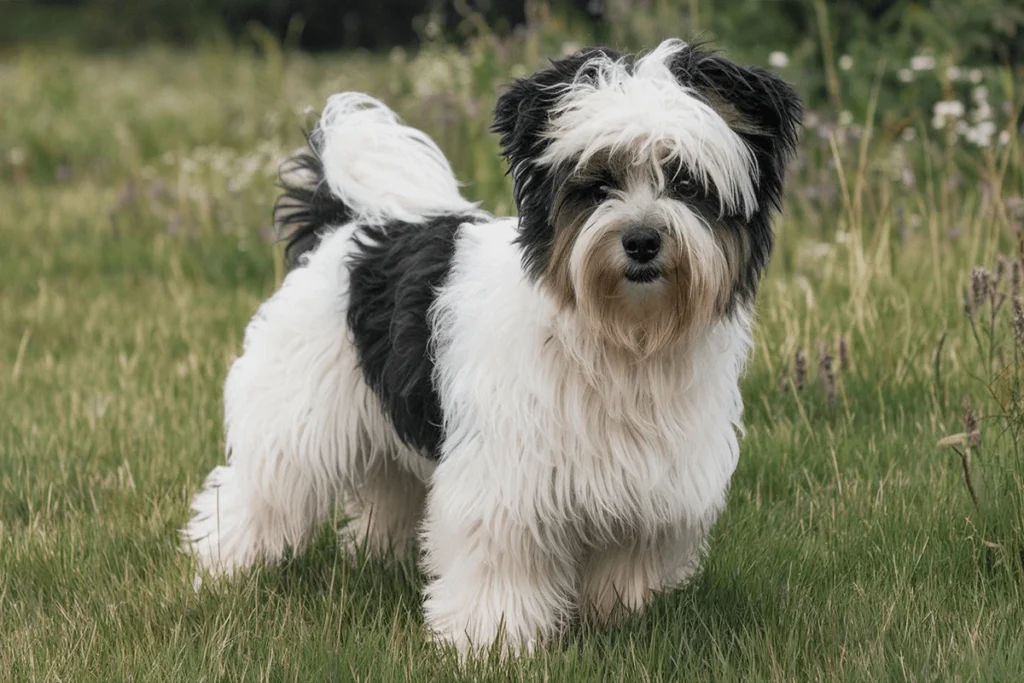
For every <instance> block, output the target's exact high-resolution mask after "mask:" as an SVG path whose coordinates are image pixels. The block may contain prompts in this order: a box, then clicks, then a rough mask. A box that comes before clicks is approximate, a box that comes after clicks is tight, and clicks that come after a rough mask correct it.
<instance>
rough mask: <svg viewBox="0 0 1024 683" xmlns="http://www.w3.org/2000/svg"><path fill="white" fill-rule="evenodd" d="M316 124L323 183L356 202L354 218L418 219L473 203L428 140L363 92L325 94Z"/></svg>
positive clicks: (466, 207) (371, 220)
mask: <svg viewBox="0 0 1024 683" xmlns="http://www.w3.org/2000/svg"><path fill="white" fill-rule="evenodd" d="M319 129H320V131H322V133H323V136H324V146H323V150H322V151H321V154H320V157H321V159H322V160H323V164H324V170H325V172H326V179H327V184H328V186H329V187H330V188H331V192H332V193H333V194H334V195H335V196H336V197H338V198H339V199H341V200H342V201H344V202H345V203H346V204H347V205H349V206H352V207H356V209H357V211H358V215H357V216H356V220H357V221H359V222H362V223H376V222H380V221H382V220H386V219H388V218H396V219H398V220H402V221H406V222H408V223H418V222H420V221H422V220H423V219H424V217H426V216H432V215H437V214H442V213H459V212H466V211H472V210H473V209H475V208H476V205H475V204H473V203H471V202H468V201H466V200H465V199H463V198H462V196H461V195H460V194H459V183H458V181H457V180H456V179H455V175H454V174H453V173H452V168H451V166H450V165H449V164H448V159H446V158H445V156H444V154H443V153H442V152H441V150H440V149H438V147H437V145H436V144H434V141H433V140H431V139H430V137H429V136H428V135H427V134H426V133H424V132H422V131H420V130H417V129H415V128H410V127H409V126H406V125H404V124H402V122H401V121H400V120H399V118H398V116H397V115H396V114H395V113H394V112H393V111H391V110H390V109H388V108H387V107H386V106H385V105H384V104H383V103H381V102H380V101H378V100H375V99H374V98H372V97H370V96H369V95H364V94H362V93H352V92H349V93H339V94H337V95H332V96H331V97H329V98H328V99H327V106H326V107H325V108H324V111H323V114H322V115H321V116H320V125H319Z"/></svg>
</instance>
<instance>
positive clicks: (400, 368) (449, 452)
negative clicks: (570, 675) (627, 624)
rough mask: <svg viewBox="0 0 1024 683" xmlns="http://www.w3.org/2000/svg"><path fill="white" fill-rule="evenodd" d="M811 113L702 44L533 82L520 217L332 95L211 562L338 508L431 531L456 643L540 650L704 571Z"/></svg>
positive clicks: (234, 435)
mask: <svg viewBox="0 0 1024 683" xmlns="http://www.w3.org/2000/svg"><path fill="white" fill-rule="evenodd" d="M800 111H801V105H800V101H799V99H798V97H797V96H796V94H795V93H794V91H793V90H792V89H791V88H790V87H789V86H788V85H786V84H785V83H784V82H783V81H782V80H780V79H779V78H778V77H777V76H775V75H774V74H772V73H770V72H768V71H765V70H763V69H760V68H756V67H751V68H746V67H741V66H737V65H736V64H734V63H732V62H730V61H728V60H727V59H725V58H723V57H722V56H720V55H718V54H715V53H712V52H710V51H708V50H706V49H704V48H703V47H700V46H692V45H687V44H685V43H683V42H681V41H678V40H670V41H666V42H664V43H662V44H661V45H659V46H658V47H657V48H656V49H654V50H653V51H651V52H650V53H648V54H646V55H643V56H639V57H636V56H631V55H623V54H618V53H616V52H613V51H611V50H608V49H603V48H593V49H586V50H583V51H582V52H579V53H577V54H575V55H573V56H570V57H567V58H565V59H562V60H560V61H557V62H553V63H552V65H551V66H550V67H549V68H547V69H545V70H543V71H540V72H539V73H537V74H535V75H533V76H531V77H529V78H524V79H520V80H517V81H515V82H514V83H512V85H511V86H510V88H509V89H508V90H507V91H506V92H505V93H504V94H503V95H502V96H501V97H500V98H499V100H498V103H497V108H496V116H495V123H494V130H495V132H496V133H498V135H499V136H500V139H501V145H502V148H503V151H504V154H505V155H506V156H507V158H508V161H509V164H510V168H511V174H512V180H513V188H514V197H515V202H516V206H517V208H518V212H519V216H518V217H517V218H495V217H493V216H491V215H489V214H487V213H485V212H484V211H482V210H480V209H478V208H477V207H476V205H474V204H472V203H470V202H468V201H466V200H465V199H464V198H463V197H462V196H461V195H460V194H459V189H458V183H457V181H456V179H455V177H454V176H453V174H452V171H451V168H450V166H449V164H448V162H447V161H446V159H445V157H444V156H443V154H442V153H441V152H440V150H439V149H438V148H437V146H436V145H435V144H434V143H433V142H432V141H431V140H430V139H429V138H428V137H427V136H426V135H425V134H424V133H422V132H420V131H418V130H415V129H412V128H409V127H407V126H405V125H403V124H402V123H401V122H400V121H399V119H398V117H397V116H396V115H395V114H394V113H393V112H392V111H391V110H389V109H388V108H387V107H385V106H384V105H383V104H381V103H380V102H378V101H376V100H374V99H372V98H370V97H368V96H366V95H362V94H354V93H345V94H340V95H334V96H332V97H331V98H330V99H329V100H328V101H327V105H326V108H325V110H324V111H323V114H322V117H321V119H320V122H319V124H318V126H317V127H316V128H315V130H314V131H313V132H312V133H311V135H310V136H309V146H308V147H307V148H306V149H305V150H304V151H303V152H302V153H300V154H299V155H297V156H296V157H295V158H293V159H292V160H291V162H290V163H289V164H287V165H286V168H285V170H284V172H283V174H282V181H283V184H284V186H285V194H284V196H283V197H282V198H281V200H279V203H278V206H277V218H278V220H279V223H280V224H281V225H283V226H285V227H286V228H287V232H288V244H287V251H286V257H287V261H288V266H289V272H288V274H287V276H286V277H285V279H284V282H283V284H282V285H281V288H280V289H279V290H278V291H277V292H276V293H275V294H274V295H273V296H272V297H271V298H270V299H269V300H268V301H267V302H265V303H264V304H263V305H262V306H261V307H260V308H259V310H258V312H257V313H256V315H255V317H254V318H253V320H252V322H251V323H250V324H249V326H248V329H247V330H246V334H245V343H244V351H243V353H242V355H241V357H239V358H238V359H237V360H236V361H235V362H234V364H233V366H232V367H231V370H230V373H229V375H228V378H227V383H226V386H225V390H224V393H225V397H224V403H225V426H226V444H227V464H226V465H223V466H220V467H217V468H215V469H214V470H213V472H212V473H211V474H210V475H209V477H208V479H207V480H206V484H205V487H204V488H203V490H202V491H201V492H200V493H199V494H198V495H197V496H196V497H195V500H194V502H193V504H192V508H193V510H194V513H195V514H194V517H193V518H192V520H191V521H190V523H189V524H188V526H187V528H186V529H185V530H184V531H183V535H184V538H185V541H186V547H187V548H188V549H189V551H190V552H192V553H193V554H194V556H195V558H196V559H197V560H198V563H199V565H200V567H201V571H202V572H203V573H212V574H226V573H232V572H236V571H238V570H243V569H246V568H248V567H250V566H252V565H254V564H256V563H260V562H274V561H275V560H278V559H279V558H281V557H282V554H283V553H284V552H285V551H286V550H287V549H289V548H290V549H294V550H299V549H301V548H302V546H303V544H304V543H305V542H306V541H307V540H308V539H309V538H310V536H311V534H313V533H314V532H315V531H316V530H317V528H318V526H319V525H320V524H321V523H323V522H324V521H325V519H326V518H327V517H328V515H329V513H330V511H331V510H332V506H333V505H334V503H335V501H336V500H338V499H340V500H342V501H343V502H344V504H345V506H346V511H347V513H348V514H349V515H350V516H351V517H352V518H354V521H353V522H351V523H350V525H349V527H348V528H347V533H348V535H349V536H350V537H351V538H352V539H353V540H354V541H357V542H365V543H366V546H367V548H368V549H369V550H370V551H372V552H379V553H383V552H387V551H390V550H394V551H397V552H402V551H405V550H406V549H408V548H409V547H410V545H411V544H412V542H413V541H414V540H418V541H419V545H420V547H421V551H422V567H423V570H424V572H425V574H426V575H427V577H428V583H427V586H426V589H425V596H424V603H423V609H424V613H425V617H426V623H427V626H428V627H429V629H430V631H431V633H432V634H433V635H434V637H435V638H437V639H438V640H440V641H443V642H447V643H451V644H453V645H455V646H456V647H457V648H458V649H459V650H460V651H462V652H472V651H474V650H477V649H479V648H484V647H488V646H490V645H491V644H492V643H494V642H496V641H500V642H501V643H503V646H504V647H505V648H506V649H507V650H509V651H522V650H529V649H531V648H532V647H534V646H536V645H537V644H539V643H542V642H543V641H544V640H545V639H547V638H550V637H552V636H555V635H557V634H558V633H559V632H560V630H561V629H562V628H563V627H564V626H565V624H566V623H567V622H568V621H569V620H571V619H572V618H573V616H574V615H576V614H579V613H583V614H584V615H586V616H589V617H591V618H594V619H596V620H598V621H602V622H607V621H610V620H614V619H616V618H617V617H618V616H619V615H621V614H623V613H625V612H628V611H632V610H638V609H640V608H642V607H643V606H644V604H645V603H647V602H648V601H649V600H650V598H651V596H652V594H654V593H656V592H658V591H664V590H667V589H670V588H672V587H674V586H677V585H679V584H680V583H682V582H684V581H686V580H687V579H688V578H689V577H691V576H692V575H693V574H694V572H695V571H696V570H697V568H698V566H699V563H700V557H701V553H702V549H703V546H704V539H705V537H706V534H707V532H708V529H709V527H710V526H711V524H712V523H713V522H714V521H715V519H716V517H717V516H718V515H719V513H720V511H721V510H722V508H723V506H724V504H725V500H726V493H727V490H728V487H729V480H730V478H731V476H732V473H733V470H734V469H735V466H736V462H737V458H738V456H739V445H738V431H739V430H740V429H741V413H742V401H741V397H740V391H739V385H738V382H739V378H740V376H741V373H742V371H743V368H744V364H745V361H746V359H747V356H748V353H749V349H750V344H751V329H750V328H751V318H752V309H753V304H754V297H755V293H756V290H757V288H758V282H759V280H760V277H761V273H762V271H763V269H764V267H765V265H766V263H767V261H768V258H769V254H770V252H771V249H772V229H771V220H772V214H773V212H774V211H776V210H777V209H778V208H779V205H780V201H781V198H782V189H783V176H784V171H785V166H786V164H787V162H788V160H789V158H790V157H791V155H792V153H793V151H794V147H795V145H796V140H797V135H798V130H799V127H800Z"/></svg>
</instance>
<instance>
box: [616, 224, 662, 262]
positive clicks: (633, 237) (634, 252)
mask: <svg viewBox="0 0 1024 683" xmlns="http://www.w3.org/2000/svg"><path fill="white" fill-rule="evenodd" d="M622 248H623V249H625V250H626V256H628V257H629V258H630V259H631V260H633V261H636V262H637V263H647V262H649V261H653V260H654V257H655V256H657V255H658V250H659V249H661V235H660V234H659V233H658V231H657V230H655V229H654V228H647V227H642V228H630V229H629V230H627V231H626V232H624V233H623V234H622Z"/></svg>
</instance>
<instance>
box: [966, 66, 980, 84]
mask: <svg viewBox="0 0 1024 683" xmlns="http://www.w3.org/2000/svg"><path fill="white" fill-rule="evenodd" d="M968 77H969V78H970V79H971V83H974V84H975V85H977V84H978V83H981V81H982V79H983V78H984V74H982V73H981V69H971V72H970V74H968Z"/></svg>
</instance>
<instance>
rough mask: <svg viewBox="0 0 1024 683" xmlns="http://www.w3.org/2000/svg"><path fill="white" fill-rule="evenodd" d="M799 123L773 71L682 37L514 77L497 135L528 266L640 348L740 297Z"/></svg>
mask: <svg viewBox="0 0 1024 683" xmlns="http://www.w3.org/2000/svg"><path fill="white" fill-rule="evenodd" d="M800 118H801V104H800V99H799V98H798V97H797V95H796V93H795V92H794V91H793V89H792V88H791V87H790V86H789V85H787V84H786V83H785V82H783V81H782V80H781V79H780V78H779V77H778V76H776V75H775V74H773V73H771V72H769V71H766V70H764V69H761V68H758V67H749V68H748V67H741V66H737V65H736V64H734V63H732V62H730V61H728V60H726V59H725V58H723V57H721V56H719V55H717V54H714V53H712V52H709V51H707V50H705V49H703V48H701V47H699V46H690V45H687V44H685V43H683V42H682V41H678V40H669V41H665V42H664V43H662V44H661V45H660V46H658V48H657V49H655V50H654V51H653V52H650V53H648V54H646V55H643V56H640V57H638V58H637V57H633V56H630V55H621V54H618V53H615V52H612V51H610V50H607V49H604V48H591V49H586V50H583V51H581V52H579V53H577V54H575V55H572V56H570V57H567V58H565V59H562V60H560V61H556V62H553V63H552V65H551V67H550V68H547V69H545V70H543V71H540V72H538V73H536V74H534V75H533V76H531V77H529V78H523V79H519V80H517V81H515V82H513V83H512V85H511V86H510V88H509V89H508V91H507V92H505V94H503V95H502V96H501V97H500V98H499V100H498V104H497V107H496V112H495V123H494V130H495V132H497V133H498V134H499V135H500V136H501V145H502V149H503V151H504V153H505V155H506V157H507V158H508V160H509V164H510V167H511V173H512V178H513V184H514V193H515V201H516V206H517V207H518V210H519V221H520V225H519V229H520V235H519V239H518V242H519V246H520V248H521V249H522V252H523V259H524V264H525V267H526V271H527V272H528V273H529V275H530V277H532V278H534V279H535V280H537V281H539V282H540V283H541V285H542V286H543V287H545V288H546V289H547V291H548V292H550V293H551V294H552V295H553V296H554V297H555V298H556V300H557V301H558V302H559V304H560V305H561V306H563V307H566V308H568V309H571V310H574V311H576V312H577V313H578V314H579V315H581V316H582V317H583V318H584V319H585V321H586V322H587V323H588V324H590V325H591V326H592V327H593V328H594V329H595V330H596V331H597V332H598V333H599V334H602V335H603V336H605V337H606V338H607V339H608V340H609V341H611V342H612V343H613V344H615V345H616V346H619V347H622V348H625V349H627V350H629V351H631V352H635V353H637V354H640V355H649V354H652V353H654V352H656V351H658V350H659V349H662V348H665V347H666V346H669V345H671V344H673V343H674V342H676V341H678V340H680V339H682V338H684V337H685V336H686V335H687V334H692V333H694V332H696V331H699V330H700V329H701V328H702V327H704V326H707V325H709V324H711V323H712V322H714V321H715V320H717V319H719V318H720V317H722V316H724V315H728V314H729V313H730V312H731V311H732V310H733V309H734V308H735V307H736V306H738V305H749V304H750V302H751V300H752V299H753V297H754V294H755V291H756V289H757V285H758V282H759V280H760V277H761V272H762V270H763V269H764V267H765V264H766V263H767V260H768V256H769V254H770V252H771V248H772V230H771V217H772V212H773V211H775V210H776V209H778V208H779V205H780V202H781V198H782V183H783V176H784V172H785V166H786V164H787V162H788V161H789V159H790V157H791V156H792V154H793V152H794V148H795V146H796V142H797V135H798V131H799V127H800Z"/></svg>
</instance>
